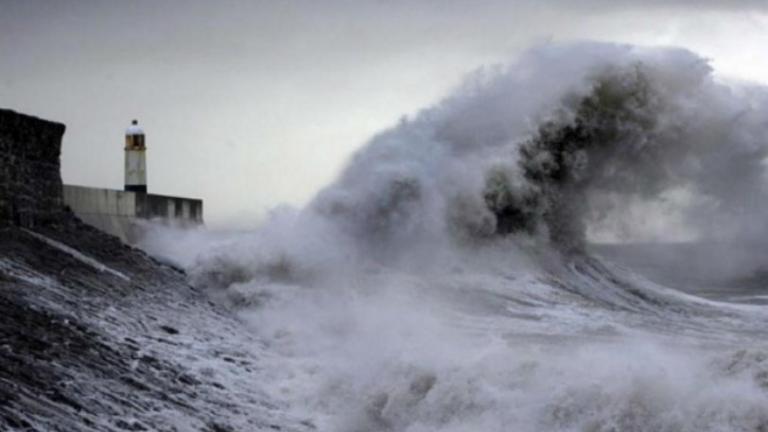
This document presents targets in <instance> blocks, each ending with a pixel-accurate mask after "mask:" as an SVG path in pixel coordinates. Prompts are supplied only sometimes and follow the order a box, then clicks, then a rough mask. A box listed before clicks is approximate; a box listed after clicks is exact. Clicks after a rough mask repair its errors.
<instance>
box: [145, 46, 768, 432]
mask: <svg viewBox="0 0 768 432" xmlns="http://www.w3.org/2000/svg"><path fill="white" fill-rule="evenodd" d="M766 114H768V91H766V89H765V88H763V87H760V86H756V85H750V84H745V83H733V82H728V81H725V80H723V79H721V78H718V77H716V76H714V75H713V72H712V69H711V68H710V66H709V65H708V63H707V62H706V61H705V60H704V59H702V58H700V57H698V56H697V55H695V54H693V53H691V52H689V51H686V50H682V49H670V48H643V47H632V46H623V45H612V44H598V43H578V44H566V45H546V46H543V47H538V48H535V49H532V50H530V51H529V52H527V53H525V54H524V55H522V56H521V57H520V58H519V59H518V60H517V61H516V62H514V63H512V64H510V65H508V66H498V67H493V68H487V69H482V70H479V71H478V72H476V73H475V74H473V75H472V76H471V77H469V78H468V79H467V81H466V82H465V83H464V84H463V85H462V86H461V87H460V88H458V89H456V91H455V92H454V93H453V94H452V95H451V96H449V97H448V98H446V99H445V100H443V101H441V102H440V103H438V104H436V105H435V106H434V107H431V108H429V109H425V110H423V111H422V112H420V113H419V114H418V115H416V116H415V117H414V118H410V119H403V120H402V121H401V122H400V123H399V124H398V125H396V126H394V127H393V128H391V129H389V130H387V131H384V132H382V133H380V134H379V135H377V136H375V137H374V138H373V139H371V141H370V142H369V143H368V144H367V145H366V146H365V147H364V148H362V149H361V150H360V151H359V152H358V153H357V154H356V155H354V157H353V158H352V159H351V160H350V162H349V164H348V165H347V167H346V169H345V170H344V171H343V172H342V173H341V175H340V176H339V178H338V179H337V180H336V181H335V182H334V183H333V184H331V185H330V186H328V187H326V188H325V189H323V190H322V191H321V192H320V193H319V194H318V195H317V196H316V198H315V199H314V200H313V201H312V202H311V203H309V204H308V205H307V206H306V207H304V208H302V209H292V208H278V209H276V210H274V211H273V212H272V214H271V215H270V217H269V218H268V219H267V221H266V222H265V223H264V224H263V226H262V227H261V228H260V229H259V230H256V231H254V232H246V233H238V234H236V235H224V234H210V233H194V234H186V236H187V237H186V238H184V237H182V238H181V239H180V238H179V237H178V235H179V234H174V236H175V237H174V240H173V241H172V242H171V241H165V240H164V239H163V237H162V235H161V234H160V233H159V234H158V236H155V237H154V238H153V239H148V240H147V242H148V243H147V245H146V246H147V247H148V248H149V249H150V250H154V251H156V252H158V253H161V254H166V255H169V256H171V257H174V258H175V259H177V260H179V261H181V263H182V264H184V265H185V266H186V267H187V268H188V269H189V270H190V272H191V274H192V277H193V280H194V282H195V283H196V284H198V285H200V286H205V287H208V288H209V289H210V291H211V294H212V295H213V296H215V297H217V298H218V299H219V300H221V301H223V302H226V303H227V304H229V305H230V306H231V307H232V308H233V309H234V310H235V311H236V312H237V313H238V314H239V315H240V316H242V317H243V319H245V320H246V321H247V322H248V323H249V324H250V325H251V326H252V328H253V331H254V332H256V333H257V334H258V335H259V336H260V338H261V339H262V340H263V341H264V343H265V344H266V345H267V346H269V347H270V348H271V349H272V350H273V352H274V354H275V356H274V358H270V359H265V360H264V363H265V364H264V365H263V371H264V372H263V380H262V382H260V383H254V384H255V385H257V384H258V385H264V386H267V387H269V388H270V389H271V391H272V392H273V393H274V394H275V396H276V397H278V398H281V399H284V400H286V401H287V402H288V403H289V406H291V407H292V408H291V410H292V414H294V415H297V416H301V417H304V418H306V422H305V424H307V425H309V426H308V427H313V426H314V427H316V428H317V429H318V430H337V431H348V432H352V431H414V432H415V431H468V430H471V431H481V430H483V431H506V430H516V431H542V430H552V431H760V430H766V429H768V380H767V379H766V377H767V376H768V349H766V348H767V347H766V346H765V344H764V343H763V342H762V340H764V337H765V336H766V328H768V327H766V324H768V314H766V311H765V310H764V309H763V308H761V307H758V306H750V305H736V304H729V303H719V302H713V301H709V300H704V299H700V298H697V297H693V296H690V295H687V294H683V293H681V292H678V291H675V290H672V289H668V288H665V287H662V286H659V285H657V284H654V283H652V282H650V281H649V280H646V279H644V278H643V277H642V276H639V275H637V274H634V273H632V272H631V271H629V270H627V269H624V268H622V267H620V266H617V265H615V264H612V263H611V259H610V257H606V258H605V259H604V258H598V257H595V256H593V255H592V254H590V251H589V243H590V242H591V241H594V240H596V239H606V238H607V239H611V240H614V241H616V240H622V241H637V240H647V239H649V238H654V239H658V238H661V239H666V240H678V239H679V238H680V237H681V236H682V237H685V239H687V240H696V241H708V240H712V239H717V240H725V241H732V242H739V241H744V240H745V239H750V240H754V239H756V238H763V237H764V235H765V231H766V221H767V220H768V218H765V217H764V215H766V212H765V208H764V207H765V206H766V203H768V200H766V190H765V184H766V183H765V179H764V175H765V157H766V151H767V150H768V145H766V138H765V137H767V136H768V121H766V118H768V116H767V115H766ZM648 221H652V222H653V223H652V224H649V223H648ZM190 251H195V253H194V254H192V253H190Z"/></svg>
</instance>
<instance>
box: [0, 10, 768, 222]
mask: <svg viewBox="0 0 768 432" xmlns="http://www.w3.org/2000/svg"><path fill="white" fill-rule="evenodd" d="M572 39H595V40H602V41H615V42H625V43H637V44H645V45H678V46H683V47H686V48H689V49H691V50H694V51H696V52H698V53H700V54H702V55H704V56H706V57H708V58H710V59H711V60H712V64H713V66H714V67H715V69H716V70H717V73H719V74H721V75H723V76H730V77H735V78H739V79H745V80H752V81H757V82H762V83H768V1H765V0H761V1H733V0H732V1H715V0H711V1H706V0H705V1H692V0H691V1H684V0H678V1H630V0H618V1H609V0H602V1H601V0H585V1H568V0H550V1H546V0H541V1H534V0H526V1H514V0H507V1H501V0H496V1H483V0H474V1H471V0H470V1H458V0H447V1H436V0H435V1H418V0H412V1H406V0H379V1H375V0H371V1H365V0H356V1H352V0H332V1H321V0H316V1H309V0H307V1H295V0H274V1H257V0H251V1H207V0H206V1H193V0H178V1H171V0H151V1H150V0H143V1H142V0H130V1H129V0H121V1H117V0H114V1H107V0H102V1H96V0H81V1H71V0H49V1H38V0H0V107H3V108H10V109H14V110H17V111H21V112H25V113H29V114H33V115H37V116H40V117H44V118H48V119H51V120H56V121H60V122H63V123H65V124H66V125H67V133H66V135H65V138H64V148H63V155H62V165H63V168H62V169H63V176H64V181H65V182H66V183H71V184H82V185H91V186H101V187H111V188H121V187H122V182H123V172H122V170H123V150H122V148H123V147H122V146H123V137H122V135H123V131H124V129H125V127H126V126H127V125H128V124H129V122H130V120H131V119H133V118H138V119H139V121H140V123H141V124H142V125H143V127H144V128H145V130H146V133H147V145H148V148H149V152H148V169H149V188H150V190H151V191H153V192H155V193H162V194H178V195H184V196H193V197H201V198H204V199H205V201H206V219H207V221H208V223H209V225H212V226H224V225H232V224H236V225H238V226H249V225H252V224H254V223H255V222H256V221H258V220H259V218H260V217H261V216H262V215H263V214H264V213H265V211H267V210H268V209H269V208H271V207H273V206H275V205H277V204H280V203H289V204H295V205H300V204H302V203H303V202H305V201H306V200H307V199H309V198H310V197H311V196H312V195H313V194H314V193H315V192H316V191H317V190H318V189H319V188H320V187H322V186H323V185H324V184H326V183H327V182H329V181H330V180H332V178H333V177H334V175H335V174H336V173H337V172H338V170H339V169H340V168H341V166H342V165H343V164H344V162H345V160H346V159H347V158H348V157H349V155H350V154H351V153H352V152H353V151H354V150H355V149H357V148H359V147H360V146H361V145H363V144H364V143H365V141H366V139H367V138H368V137H370V136H371V135H372V134H374V133H376V132H377V131H379V130H381V129H383V128H386V127H388V126H390V125H392V124H394V123H395V122H396V121H397V120H398V118H400V117H401V116H402V115H409V114H413V113H415V112H416V111H418V110H419V109H420V108H423V107H425V106H427V105H429V104H431V103H433V102H435V101H437V100H438V99H440V98H441V97H442V96H444V95H446V94H447V93H448V92H449V91H450V90H451V88H452V87H453V86H456V85H457V84H458V83H459V82H460V80H461V78H462V76H464V75H465V74H466V73H468V72H470V71H472V70H474V69H476V68H478V67H480V66H483V65H488V64H494V63H503V62H506V61H509V60H510V59H513V58H514V56H515V55H516V54H517V53H519V52H520V51H521V50H524V49H525V48H527V47H529V46H531V45H533V44H541V43H545V42H547V41H566V40H572Z"/></svg>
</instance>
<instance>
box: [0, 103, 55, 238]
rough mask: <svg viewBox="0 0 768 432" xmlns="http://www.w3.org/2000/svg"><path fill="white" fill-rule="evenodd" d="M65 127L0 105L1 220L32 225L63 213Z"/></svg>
mask: <svg viewBox="0 0 768 432" xmlns="http://www.w3.org/2000/svg"><path fill="white" fill-rule="evenodd" d="M64 130H65V126H64V125H63V124H61V123H54V122H50V121H47V120H42V119H39V118H36V117H32V116H28V115H24V114H19V113H16V112H14V111H10V110H5V109H0V224H8V223H11V224H15V225H21V226H26V227H31V226H34V225H37V224H45V223H49V222H52V221H56V220H57V219H58V218H59V217H60V216H61V214H62V212H63V205H62V183H61V174H60V171H59V169H60V163H59V156H60V154H61V138H62V136H63V135H64Z"/></svg>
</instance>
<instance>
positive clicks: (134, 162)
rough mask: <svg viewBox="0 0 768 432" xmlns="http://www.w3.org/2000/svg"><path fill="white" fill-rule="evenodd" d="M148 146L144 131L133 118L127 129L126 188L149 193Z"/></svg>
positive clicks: (131, 190) (130, 190)
mask: <svg viewBox="0 0 768 432" xmlns="http://www.w3.org/2000/svg"><path fill="white" fill-rule="evenodd" d="M146 153H147V147H146V145H145V143H144V131H143V130H142V129H141V128H140V127H139V122H138V121H137V120H133V121H132V122H131V125H130V126H129V127H128V129H126V130H125V190H126V191H129V192H141V193H147V158H146Z"/></svg>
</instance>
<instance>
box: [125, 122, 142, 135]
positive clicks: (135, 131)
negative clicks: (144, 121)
mask: <svg viewBox="0 0 768 432" xmlns="http://www.w3.org/2000/svg"><path fill="white" fill-rule="evenodd" d="M125 134H126V135H144V129H142V128H141V127H140V126H139V121H138V120H133V121H132V122H131V125H130V126H128V129H126V130H125Z"/></svg>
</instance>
